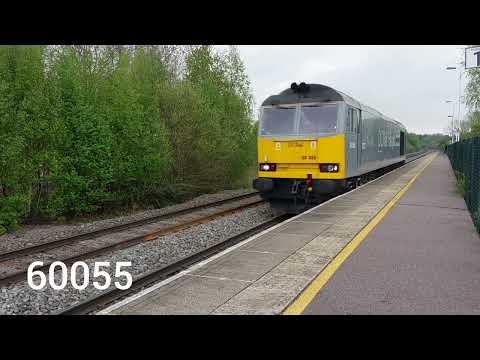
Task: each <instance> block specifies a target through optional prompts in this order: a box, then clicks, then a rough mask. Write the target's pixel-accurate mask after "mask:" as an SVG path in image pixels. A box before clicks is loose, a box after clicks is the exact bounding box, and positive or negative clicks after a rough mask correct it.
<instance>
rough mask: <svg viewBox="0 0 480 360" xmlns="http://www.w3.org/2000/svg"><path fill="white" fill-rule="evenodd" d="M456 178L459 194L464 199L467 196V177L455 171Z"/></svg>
mask: <svg viewBox="0 0 480 360" xmlns="http://www.w3.org/2000/svg"><path fill="white" fill-rule="evenodd" d="M455 176H456V178H457V183H456V187H457V192H458V193H459V194H460V195H462V197H464V196H465V175H463V173H461V172H459V171H455Z"/></svg>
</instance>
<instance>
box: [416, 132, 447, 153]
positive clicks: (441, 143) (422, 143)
mask: <svg viewBox="0 0 480 360" xmlns="http://www.w3.org/2000/svg"><path fill="white" fill-rule="evenodd" d="M449 143H450V137H449V136H447V135H442V134H424V135H418V134H414V133H408V134H407V153H413V152H417V151H421V150H424V149H437V150H443V149H444V148H445V145H447V144H449Z"/></svg>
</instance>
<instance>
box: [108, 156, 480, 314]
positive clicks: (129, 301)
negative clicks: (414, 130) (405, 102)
mask: <svg viewBox="0 0 480 360" xmlns="http://www.w3.org/2000/svg"><path fill="white" fill-rule="evenodd" d="M478 240H479V238H478V235H477V233H476V232H475V229H474V228H473V224H472V222H471V219H470V215H469V213H468V211H467V210H466V207H465V203H464V201H463V199H462V198H461V196H460V195H458V194H456V193H455V180H454V177H453V173H452V170H451V168H450V164H449V162H448V159H447V158H446V157H445V156H444V155H437V154H436V153H435V154H430V155H427V156H425V157H423V158H420V159H418V160H416V161H413V162H411V163H408V164H407V165H405V166H403V167H401V168H399V169H396V170H394V171H392V172H390V173H388V174H386V175H384V176H382V177H380V178H378V179H376V180H374V181H372V182H369V183H367V184H366V185H364V186H361V187H359V188H357V189H355V190H353V191H350V192H348V193H346V194H343V195H341V196H339V197H336V198H334V199H331V200H329V201H327V202H325V203H323V204H321V205H318V206H317V207H315V208H313V209H310V210H308V211H307V212H304V213H302V214H300V215H298V216H295V217H293V218H291V219H289V220H287V221H285V222H284V223H282V224H279V225H277V226H274V227H273V228H270V229H268V230H266V231H264V232H262V233H260V234H257V235H256V236H254V237H251V238H249V239H247V240H245V241H243V242H241V243H239V244H237V245H236V246H234V247H232V248H229V249H227V250H225V251H223V252H221V253H219V254H217V255H215V256H214V257H212V258H209V259H207V260H205V261H203V262H201V263H199V264H196V265H194V266H192V267H191V268H189V269H187V270H185V271H182V272H181V273H179V274H177V275H175V276H173V277H172V278H169V279H167V280H165V281H163V282H161V283H158V284H156V285H154V286H152V287H149V288H147V289H145V290H143V291H142V292H140V293H138V294H136V295H133V296H131V297H129V298H126V299H125V300H123V301H121V302H118V303H116V304H114V305H112V306H110V307H109V308H107V309H105V310H103V311H101V312H99V314H137V315H138V314H327V313H328V314H352V313H362V314H363V313H375V314H377V313H430V312H433V313H438V312H439V313H443V312H452V313H458V312H460V313H461V312H466V313H473V312H476V311H477V309H479V310H480V306H479V305H477V304H480V301H479V300H480V286H479V285H480V278H479V279H478V280H477V279H475V276H476V275H477V274H478V271H479V270H480V242H479V241H478Z"/></svg>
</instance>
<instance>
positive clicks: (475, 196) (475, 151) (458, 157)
mask: <svg viewBox="0 0 480 360" xmlns="http://www.w3.org/2000/svg"><path fill="white" fill-rule="evenodd" d="M446 153H447V156H448V158H449V159H450V163H451V164H452V168H453V170H454V171H455V175H456V177H457V181H458V183H459V184H460V187H462V188H463V189H464V198H465V202H466V203H467V206H468V209H469V210H470V214H471V215H472V220H473V223H474V224H475V227H476V228H477V231H479V232H480V215H479V214H480V137H475V138H472V139H467V140H462V141H459V142H456V143H454V144H451V145H448V146H447V148H446Z"/></svg>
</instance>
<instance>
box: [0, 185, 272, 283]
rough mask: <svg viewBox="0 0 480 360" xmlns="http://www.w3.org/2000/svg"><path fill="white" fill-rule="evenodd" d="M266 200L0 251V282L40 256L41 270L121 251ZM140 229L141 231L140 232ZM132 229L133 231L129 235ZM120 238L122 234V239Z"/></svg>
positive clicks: (16, 277) (15, 277)
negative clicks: (55, 263)
mask: <svg viewBox="0 0 480 360" xmlns="http://www.w3.org/2000/svg"><path fill="white" fill-rule="evenodd" d="M255 197H257V198H255ZM251 198H253V200H249V199H251ZM246 200H247V201H246ZM238 202H241V204H240V205H235V206H233V207H232V206H231V205H230V204H235V203H238ZM264 202H265V200H262V199H260V200H259V199H258V195H257V193H256V192H253V193H248V194H244V195H240V196H236V197H233V198H229V199H224V200H220V201H216V202H211V203H207V204H204V205H199V206H195V207H192V208H188V209H183V210H179V211H175V212H171V213H167V214H163V215H158V216H154V217H149V218H146V219H142V220H138V221H133V222H129V223H125V224H121V225H118V226H113V227H109V228H104V229H100V230H96V231H92V232H88V233H83V234H79V235H74V236H70V237H66V238H62V239H59V240H55V241H52V242H48V243H44V244H39V245H35V246H30V247H26V248H22V249H18V250H14V251H10V252H8V253H3V254H0V262H1V264H2V271H3V273H4V274H2V277H1V278H0V286H7V285H9V284H12V283H15V282H18V281H21V280H25V279H26V276H27V271H26V270H27V267H28V264H30V263H31V262H32V261H34V260H39V258H42V259H43V258H47V259H49V261H48V262H47V263H46V265H44V266H43V267H41V268H39V270H43V271H44V270H46V269H48V267H49V266H50V264H51V263H52V262H53V261H62V262H63V263H65V264H66V265H70V264H73V263H74V262H76V261H79V260H85V259H89V258H93V257H96V256H99V255H102V254H105V253H108V252H111V251H118V250H121V249H125V248H128V247H131V246H135V245H137V244H140V243H143V242H147V241H151V240H154V239H156V238H158V237H160V236H164V235H167V234H172V233H175V232H179V231H181V230H183V229H186V228H189V227H192V226H195V225H199V224H202V223H206V222H209V221H212V220H214V219H216V218H218V217H222V216H225V215H229V214H232V213H235V212H237V211H240V210H242V209H246V208H249V207H253V206H257V205H260V204H262V203H264ZM229 205H230V206H229ZM219 207H220V209H219V210H217V209H216V208H219ZM167 220H174V222H177V223H173V224H172V222H168V221H167ZM148 227H150V228H152V227H153V229H150V231H145V229H148ZM139 232H140V234H138V233H139ZM129 233H130V234H134V235H133V236H129ZM112 235H113V237H112ZM125 235H127V236H125ZM122 237H123V238H122ZM117 238H120V240H118V239H117ZM99 245H100V246H99ZM75 247H78V248H81V249H85V248H87V251H79V249H75ZM51 250H56V251H57V254H53V256H52V254H48V253H47V252H48V251H51ZM62 251H63V252H64V253H66V254H71V253H73V254H75V255H73V256H61V255H59V254H58V252H60V254H61V253H62ZM52 257H54V260H51V258H52ZM40 260H41V259H40ZM9 267H10V271H9ZM5 272H6V275H5Z"/></svg>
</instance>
